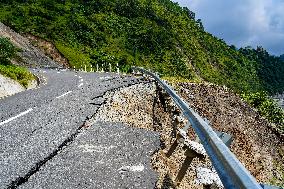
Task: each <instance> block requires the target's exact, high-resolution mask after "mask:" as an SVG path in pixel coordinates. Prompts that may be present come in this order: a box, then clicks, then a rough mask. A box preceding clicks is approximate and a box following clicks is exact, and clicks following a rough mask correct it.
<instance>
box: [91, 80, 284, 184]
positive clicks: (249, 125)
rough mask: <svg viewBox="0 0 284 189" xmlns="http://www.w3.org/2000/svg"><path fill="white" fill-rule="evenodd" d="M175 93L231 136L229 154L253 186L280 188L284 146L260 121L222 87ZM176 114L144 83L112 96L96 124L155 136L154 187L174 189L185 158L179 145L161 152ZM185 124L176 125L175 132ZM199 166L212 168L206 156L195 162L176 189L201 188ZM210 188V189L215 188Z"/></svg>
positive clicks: (191, 87)
mask: <svg viewBox="0 0 284 189" xmlns="http://www.w3.org/2000/svg"><path fill="white" fill-rule="evenodd" d="M177 88H178V89H179V90H178V92H179V93H180V95H181V96H182V97H183V98H184V99H185V100H186V101H188V103H189V105H190V106H191V107H192V108H193V109H195V110H196V111H197V112H198V113H199V114H200V115H201V116H203V117H205V118H207V119H208V120H209V121H210V123H211V125H212V127H213V128H214V129H216V130H218V131H223V132H226V133H228V134H231V135H233V137H234V139H233V143H232V145H231V150H232V152H233V153H234V154H235V155H236V156H237V157H238V159H239V160H240V161H241V162H242V163H243V164H244V165H245V167H246V168H247V169H248V170H249V171H250V172H251V173H252V174H253V175H254V176H255V177H256V179H257V180H258V182H262V183H266V184H274V185H278V186H283V185H284V177H283V176H284V173H283V164H284V158H283V154H284V153H283V151H284V146H283V143H281V142H280V138H279V136H278V135H277V134H275V133H274V131H272V130H271V128H270V124H269V123H268V122H267V121H266V120H265V119H263V118H262V117H261V116H259V115H258V113H257V112H256V111H254V110H253V109H251V108H250V107H249V106H248V105H247V104H246V103H244V102H243V101H242V100H241V99H240V98H239V97H238V96H237V95H235V94H234V93H232V92H230V91H229V90H227V89H226V88H222V87H218V86H215V85H207V84H188V83H182V84H179V85H178V86H177ZM179 113H180V112H179V111H178V109H177V108H176V107H175V106H174V105H173V103H172V102H171V100H170V99H169V98H168V97H167V95H166V94H165V93H164V92H163V91H161V90H160V88H159V87H158V88H157V87H156V85H155V84H153V83H150V84H139V85H135V86H131V87H127V88H123V89H120V90H118V91H116V92H114V93H113V94H112V95H111V97H110V98H109V99H108V100H107V102H106V104H105V105H104V106H103V107H102V108H101V109H100V110H99V112H98V114H97V117H96V120H98V121H113V122H123V123H126V124H128V125H129V126H132V127H139V128H144V129H149V130H153V131H157V132H159V133H160V141H161V149H160V150H159V151H158V152H156V153H154V154H153V157H152V160H151V161H152V165H153V168H154V169H155V170H156V171H157V172H158V173H159V180H158V182H157V184H156V187H157V188H176V186H175V185H174V182H173V181H174V180H175V178H176V176H177V174H178V172H179V171H180V169H181V166H182V164H183V161H184V159H185V157H186V156H185V148H184V145H183V144H179V145H178V147H177V149H176V150H175V151H174V153H173V154H172V155H171V156H170V157H169V158H165V156H164V153H165V152H167V151H168V149H169V148H170V147H171V145H172V144H173V142H174V140H175V139H176V135H175V130H174V129H173V121H174V116H175V115H179ZM185 123H186V122H181V124H180V125H179V126H178V127H182V126H184V124H185ZM188 136H189V138H190V139H191V140H195V139H196V136H195V134H194V132H193V131H192V130H189V132H188ZM200 166H202V167H206V168H209V169H211V168H212V166H211V163H210V161H209V159H208V157H206V159H205V160H204V161H201V160H199V159H197V158H195V159H194V160H193V162H192V163H191V165H190V167H189V169H188V170H187V172H186V174H185V177H184V178H183V180H182V181H181V182H180V185H179V186H178V187H177V188H203V187H204V186H203V185H201V184H199V183H197V181H196V179H197V177H196V176H197V175H196V174H197V172H196V168H197V167H200ZM210 188H216V185H214V186H213V185H211V187H210Z"/></svg>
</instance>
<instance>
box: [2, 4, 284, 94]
mask: <svg viewBox="0 0 284 189" xmlns="http://www.w3.org/2000/svg"><path fill="white" fill-rule="evenodd" d="M0 21H2V22H3V23H5V24H6V25H8V26H10V27H12V28H13V29H15V30H16V31H18V32H22V33H29V34H32V35H34V36H38V37H40V38H43V39H45V40H47V41H50V42H52V43H53V44H54V45H55V47H56V48H57V49H58V50H59V52H60V53H61V54H63V55H64V56H65V57H66V58H67V59H68V62H69V63H70V65H71V66H72V67H73V66H77V67H78V66H79V67H80V66H81V65H87V66H90V65H93V66H95V65H96V64H100V65H105V66H106V65H108V64H113V65H116V64H119V66H120V67H121V68H122V70H124V71H128V70H129V69H130V67H131V66H133V65H136V66H143V67H145V68H150V69H153V70H155V71H158V72H159V73H161V74H162V76H166V77H174V78H176V79H177V80H179V79H189V80H194V81H203V80H204V81H208V82H212V83H216V84H219V85H226V86H228V87H230V88H232V89H234V90H235V91H236V92H243V91H245V92H256V91H262V90H265V91H268V92H269V93H270V94H274V93H277V92H281V91H284V84H280V83H284V74H282V75H281V73H284V72H282V71H284V63H283V61H279V60H280V59H279V58H278V59H277V58H273V57H272V56H270V55H269V54H265V53H264V54H265V56H263V57H266V59H265V61H263V58H261V56H259V54H258V53H260V52H259V51H257V50H253V49H241V50H238V49H236V48H235V47H234V46H229V45H227V44H226V43H225V42H224V41H223V40H221V39H218V38H216V37H215V36H213V35H211V34H210V33H208V32H206V31H204V28H203V25H202V22H201V20H200V19H195V14H194V13H193V12H192V11H190V10H189V9H188V8H182V7H180V6H179V5H178V4H177V3H173V2H171V1H170V0H85V1H81V0H37V1H23V0H15V1H8V0H5V1H2V2H1V4H0ZM263 52H264V51H263ZM276 59H277V60H276ZM267 60H269V61H267ZM271 62H273V63H271ZM270 63H271V64H270ZM274 73H277V74H276V75H275V74H274Z"/></svg>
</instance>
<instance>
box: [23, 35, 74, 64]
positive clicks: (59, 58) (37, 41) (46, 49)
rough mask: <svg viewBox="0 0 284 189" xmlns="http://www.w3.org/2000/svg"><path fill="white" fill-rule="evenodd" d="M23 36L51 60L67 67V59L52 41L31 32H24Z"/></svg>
mask: <svg viewBox="0 0 284 189" xmlns="http://www.w3.org/2000/svg"><path fill="white" fill-rule="evenodd" d="M25 37H26V38H27V39H28V40H29V41H30V42H31V43H32V44H33V45H34V46H35V47H37V48H39V49H40V50H41V51H42V52H43V53H44V54H45V55H46V56H48V57H49V58H51V59H52V60H53V61H55V62H58V63H59V64H60V65H63V66H64V67H66V68H68V67H69V62H68V60H67V59H66V58H65V57H64V56H63V55H62V54H61V53H60V52H59V51H58V50H57V49H56V47H55V45H53V43H51V42H49V41H46V40H44V39H41V38H39V37H36V36H33V35H31V34H25Z"/></svg>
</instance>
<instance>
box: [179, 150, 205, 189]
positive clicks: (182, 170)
mask: <svg viewBox="0 0 284 189" xmlns="http://www.w3.org/2000/svg"><path fill="white" fill-rule="evenodd" d="M185 156H186V158H185V160H184V162H183V164H182V166H181V168H180V170H179V172H178V174H177V176H176V179H175V183H176V184H177V186H179V185H180V183H181V181H182V179H183V178H184V176H185V174H186V171H187V169H188V168H189V166H190V164H191V162H192V160H193V159H194V158H199V159H200V160H204V159H205V156H204V155H202V154H199V153H197V152H196V151H194V150H192V149H190V148H187V149H186V151H185Z"/></svg>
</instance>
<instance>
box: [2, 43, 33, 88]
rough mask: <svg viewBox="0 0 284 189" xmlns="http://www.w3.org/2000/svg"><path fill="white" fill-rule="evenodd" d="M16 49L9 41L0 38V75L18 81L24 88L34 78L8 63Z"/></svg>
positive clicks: (24, 70) (27, 72)
mask: <svg viewBox="0 0 284 189" xmlns="http://www.w3.org/2000/svg"><path fill="white" fill-rule="evenodd" d="M17 51H18V49H17V48H16V47H15V46H14V45H13V44H12V43H11V42H10V41H9V39H6V38H2V37H0V74H2V75H4V76H7V77H9V78H11V79H14V80H16V81H18V82H19V83H20V84H21V85H23V86H24V87H27V86H28V84H29V82H30V81H31V80H33V79H34V76H33V75H32V74H31V73H30V72H29V71H28V70H26V69H25V68H21V67H18V66H15V65H12V64H11V63H10V59H11V58H14V57H15V56H16V52H17Z"/></svg>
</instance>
